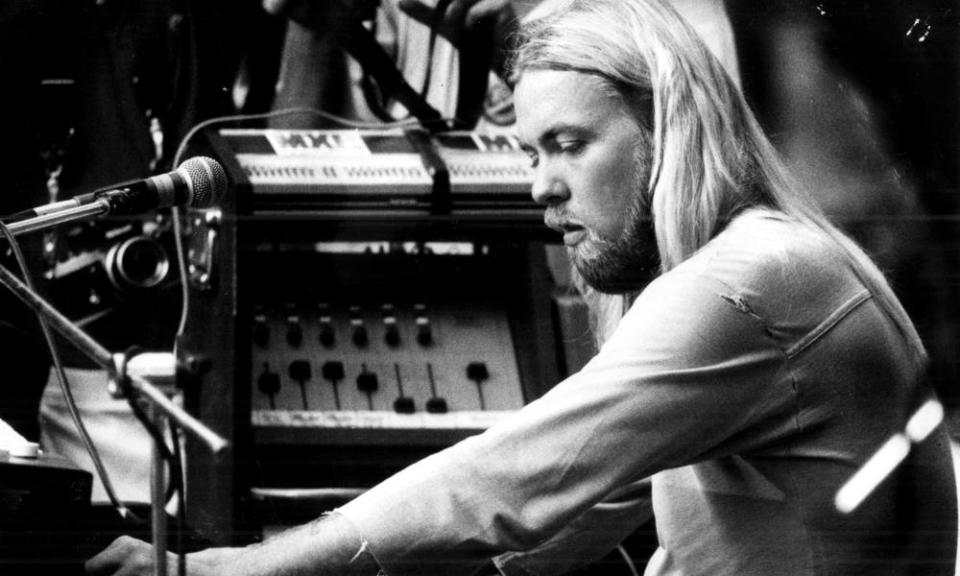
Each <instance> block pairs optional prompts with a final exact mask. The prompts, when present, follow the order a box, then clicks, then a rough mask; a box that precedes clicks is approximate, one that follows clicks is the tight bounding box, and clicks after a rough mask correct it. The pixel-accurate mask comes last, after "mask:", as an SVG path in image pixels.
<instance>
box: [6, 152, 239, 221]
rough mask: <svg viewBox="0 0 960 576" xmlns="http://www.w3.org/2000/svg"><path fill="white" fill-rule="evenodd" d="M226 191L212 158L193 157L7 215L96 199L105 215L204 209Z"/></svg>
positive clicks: (26, 215)
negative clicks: (163, 169) (171, 168)
mask: <svg viewBox="0 0 960 576" xmlns="http://www.w3.org/2000/svg"><path fill="white" fill-rule="evenodd" d="M226 190H227V174H226V172H225V171H224V170H223V166H221V165H220V163H219V162H217V161H216V160H214V159H212V158H207V157H206V156H196V157H194V158H189V159H188V160H185V161H184V162H183V163H182V164H180V166H179V167H178V168H177V169H176V170H174V171H172V172H167V173H166V174H158V175H156V176H150V177H149V178H143V179H141V180H131V181H129V182H124V183H121V184H115V185H112V186H109V187H107V188H101V189H100V190H97V191H94V192H89V193H87V194H80V195H79V196H76V197H74V198H71V199H69V200H62V201H60V202H53V203H50V204H44V205H43V206H37V207H35V208H31V209H29V210H24V211H23V212H18V213H17V214H14V215H12V216H10V218H9V221H11V222H18V221H20V220H25V219H28V218H34V217H37V216H46V215H48V214H56V213H58V212H62V211H64V210H70V209H74V208H79V207H81V206H85V205H87V204H92V203H94V202H97V201H99V200H105V201H106V203H107V205H108V209H107V210H106V213H107V214H116V215H127V214H141V213H143V212H150V211H151V210H156V209H158V208H168V207H170V206H187V207H190V208H204V207H206V206H209V205H210V203H211V202H212V201H213V200H214V199H216V198H219V197H221V196H222V195H223V194H224V193H225V192H226ZM5 220H7V219H5Z"/></svg>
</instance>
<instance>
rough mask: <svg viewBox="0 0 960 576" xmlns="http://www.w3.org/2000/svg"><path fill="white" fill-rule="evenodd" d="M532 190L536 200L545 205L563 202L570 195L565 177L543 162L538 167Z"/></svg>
mask: <svg viewBox="0 0 960 576" xmlns="http://www.w3.org/2000/svg"><path fill="white" fill-rule="evenodd" d="M530 192H531V194H532V196H533V201H534V202H536V203H537V204H544V205H550V204H556V203H558V202H563V201H564V200H567V199H568V198H569V197H570V192H569V189H568V188H567V186H566V184H564V182H563V179H562V178H560V177H559V175H557V174H556V173H555V172H553V171H551V170H549V169H548V167H547V166H544V165H543V164H541V165H540V166H538V167H537V169H536V175H535V176H534V179H533V186H532V187H531V190H530Z"/></svg>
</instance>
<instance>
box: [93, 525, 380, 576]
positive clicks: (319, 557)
mask: <svg viewBox="0 0 960 576" xmlns="http://www.w3.org/2000/svg"><path fill="white" fill-rule="evenodd" d="M365 550H366V544H365V543H364V542H363V541H362V540H361V538H360V536H359V535H358V534H357V533H356V530H355V529H354V528H353V526H352V525H351V524H350V523H349V522H348V521H347V520H345V519H344V518H343V517H342V516H341V515H339V514H337V513H331V514H327V515H324V516H323V517H322V518H318V519H317V520H314V521H313V522H309V523H307V524H304V525H302V526H298V527H296V528H291V529H290V530H287V531H286V532H284V533H283V534H280V535H278V536H276V537H274V538H271V539H270V540H267V541H265V542H262V543H260V544H252V545H250V546H247V547H246V548H210V549H208V550H203V551H200V552H192V553H190V554H187V574H188V575H189V576H262V575H264V574H316V575H319V576H331V575H332V576H369V575H370V574H376V573H377V571H378V570H379V569H380V567H379V566H377V563H376V561H375V560H374V559H373V555H372V554H370V553H369V552H364V551H365ZM153 557H154V551H153V547H152V546H150V545H149V544H147V543H146V542H142V541H140V540H137V539H135V538H130V537H129V536H121V537H120V538H117V539H116V540H114V541H113V543H112V544H110V546H108V547H107V548H106V550H104V551H103V552H101V553H99V554H97V555H96V556H94V557H93V558H91V559H90V560H87V564H86V570H87V575H88V576H153V566H154V563H153V560H154V558H153ZM167 574H169V575H170V576H174V575H176V574H177V557H176V556H175V555H173V554H167Z"/></svg>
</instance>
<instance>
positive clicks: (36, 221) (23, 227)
mask: <svg viewBox="0 0 960 576" xmlns="http://www.w3.org/2000/svg"><path fill="white" fill-rule="evenodd" d="M112 207H113V206H112V204H111V203H110V200H109V199H107V198H105V197H104V198H97V199H96V200H94V201H93V202H90V203H89V204H83V205H81V206H76V207H73V208H64V209H63V210H58V211H56V212H51V213H49V214H42V215H40V216H33V217H32V218H26V219H24V220H20V221H17V222H10V223H9V224H7V229H8V230H10V232H11V233H12V234H13V235H14V236H17V235H19V234H26V233H27V232H37V231H40V230H46V229H47V228H52V227H54V226H58V225H60V224H66V223H68V222H76V221H79V220H87V219H90V218H96V217H97V216H103V215H104V214H108V213H110V211H111V209H112Z"/></svg>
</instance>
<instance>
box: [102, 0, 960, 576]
mask: <svg viewBox="0 0 960 576" xmlns="http://www.w3.org/2000/svg"><path fill="white" fill-rule="evenodd" d="M515 77H516V79H517V85H516V92H515V102H516V107H517V116H518V133H519V136H520V138H521V140H522V141H523V142H524V143H525V144H524V145H525V148H526V149H527V150H528V152H529V154H530V156H531V158H532V161H533V164H534V166H535V170H536V179H535V182H534V185H533V196H534V198H535V199H536V200H537V201H539V202H540V203H542V204H543V205H544V206H545V207H546V211H545V222H546V224H547V225H548V226H550V227H551V228H553V229H555V230H557V231H558V232H560V233H561V234H562V235H563V241H564V243H565V244H566V246H567V250H568V253H569V256H570V259H571V261H572V263H573V265H574V267H575V269H576V271H577V273H578V275H579V276H580V277H581V278H582V281H583V283H584V284H585V291H586V293H587V294H586V295H587V297H588V299H589V300H590V301H591V302H592V303H593V304H594V307H595V312H596V315H597V319H598V324H597V329H598V337H599V340H600V342H601V344H602V345H601V347H600V350H599V352H598V354H597V355H596V357H595V358H594V359H593V360H591V361H590V362H589V363H588V364H587V365H586V366H585V367H584V369H583V370H582V371H580V372H579V373H577V374H574V375H573V376H571V377H570V378H568V379H567V380H565V381H563V382H561V383H559V384H558V385H557V386H556V387H554V388H553V389H552V390H551V391H550V392H548V393H547V394H546V395H544V396H543V397H542V398H540V399H538V400H536V401H534V402H532V403H531V404H529V405H528V406H527V407H525V408H524V409H523V410H521V411H520V413H519V414H518V415H517V416H516V417H515V418H513V419H511V420H510V421H508V422H505V423H502V424H500V425H497V426H495V427H493V428H491V429H490V430H488V431H487V432H486V433H484V434H482V435H479V436H476V437H473V438H471V439H468V440H466V441H464V442H462V443H460V444H458V445H456V446H453V447H451V448H449V449H447V450H445V451H443V452H441V453H439V454H437V455H434V456H432V457H430V458H428V459H426V460H424V461H421V462H419V463H417V464H415V465H413V466H411V467H410V468H408V469H407V470H405V471H403V472H401V473H399V474H397V475H396V476H394V477H392V478H390V479H388V480H386V481H385V482H383V483H382V484H380V485H379V486H377V487H375V488H373V489H371V490H370V491H369V492H367V493H366V494H364V495H363V496H360V497H359V498H357V499H356V500H354V501H352V502H350V503H348V504H347V505H345V506H343V507H342V508H340V509H338V510H336V511H334V512H333V513H331V514H330V515H328V516H326V517H324V518H322V519H320V520H318V521H316V522H313V523H311V524H309V525H307V526H305V527H301V528H299V529H295V530H293V531H291V532H289V533H287V534H285V535H282V536H280V537H278V538H276V539H274V540H271V541H268V542H266V543H264V544H262V545H258V546H254V547H250V548H245V549H220V550H210V551H205V552H200V553H197V554H193V555H190V556H189V557H188V558H189V562H188V568H189V569H190V571H191V574H228V573H229V574H300V573H307V572H310V573H316V574H373V573H375V572H376V571H377V570H378V569H379V570H383V572H384V573H386V574H390V575H393V574H408V573H409V574H451V573H458V574H468V573H472V572H474V571H475V570H477V569H478V568H481V567H483V566H485V565H486V566H490V564H489V563H488V562H489V561H490V559H493V565H494V566H496V567H497V568H498V569H499V570H500V571H501V572H503V573H506V574H549V573H558V572H560V571H563V570H566V569H568V568H571V567H573V566H575V565H576V564H577V563H578V562H583V561H587V560H589V559H590V558H591V557H592V556H593V555H595V553H596V552H597V550H599V549H601V548H603V547H604V546H607V547H613V546H615V545H616V544H617V542H618V541H619V539H621V538H623V537H624V535H625V534H626V533H627V532H628V531H629V530H630V529H631V528H632V527H633V526H635V525H636V524H637V523H639V522H640V521H641V520H643V515H642V513H641V512H640V511H639V510H638V509H637V507H635V504H636V503H637V502H639V501H640V500H642V499H640V500H638V499H637V498H635V497H634V496H633V491H634V489H635V487H636V486H637V485H638V483H639V482H642V481H643V480H644V479H645V478H652V486H653V498H652V505H653V506H652V507H653V511H654V513H655V517H656V522H657V531H658V535H659V540H660V548H659V549H658V550H657V552H656V553H655V554H654V556H653V558H652V559H651V560H650V563H649V564H648V566H647V573H648V574H664V575H666V574H671V575H674V574H676V575H710V576H716V575H737V576H744V575H746V576H751V575H756V576H770V575H777V574H782V575H789V576H802V575H847V574H918V573H922V574H953V573H954V562H955V553H956V538H957V533H956V524H957V508H956V492H955V490H956V487H955V484H954V478H953V471H952V466H951V461H950V454H949V447H948V442H947V436H946V432H945V430H944V429H943V427H942V426H941V427H938V428H937V429H936V430H935V431H934V432H933V433H932V434H931V435H930V436H929V437H928V438H927V440H926V441H924V442H923V443H919V444H917V445H916V446H914V447H913V450H912V452H911V454H910V457H909V458H908V459H907V461H906V462H905V464H904V465H902V466H900V467H899V468H898V469H897V470H896V471H895V472H894V473H893V474H892V475H891V476H890V478H888V479H887V480H886V481H885V482H883V483H882V484H881V485H880V486H879V488H878V489H877V490H876V491H875V492H874V493H873V494H871V495H870V497H869V498H868V499H866V500H865V501H864V502H863V503H862V504H861V505H860V506H859V507H858V508H857V509H856V510H854V511H853V512H850V513H841V512H838V511H837V508H836V507H835V506H834V497H835V495H836V493H837V490H838V489H839V488H840V487H841V486H842V485H843V484H844V483H845V481H846V480H847V479H848V478H849V477H850V476H851V475H852V474H853V473H854V472H855V471H856V470H857V469H858V468H859V467H860V466H862V465H863V464H864V462H865V461H866V460H867V459H868V458H869V457H870V455H871V454H872V453H873V452H874V450H876V448H877V447H878V446H880V445H881V444H882V443H883V442H884V441H885V440H886V439H887V438H888V437H890V436H891V435H893V434H896V433H897V432H899V431H900V430H902V428H903V426H904V424H905V423H906V420H907V418H908V417H909V416H910V414H911V413H912V412H913V411H914V409H915V408H916V407H917V406H918V405H919V404H920V403H921V402H923V401H924V400H926V399H927V398H929V396H930V395H931V392H930V390H929V387H928V386H927V385H926V383H925V381H924V369H925V365H926V353H925V351H924V348H923V345H922V343H921V342H920V339H919V337H918V336H917V333H916V331H915V329H914V328H913V325H912V324H911V322H910V320H909V318H908V317H907V315H906V313H905V312H904V311H903V308H902V307H901V306H900V304H899V303H898V301H897V299H896V297H895V296H894V294H893V292H892V291H891V289H890V287H889V286H888V285H887V283H886V281H885V280H884V278H883V276H882V274H881V273H880V272H879V271H878V270H877V268H876V267H875V266H874V265H873V264H872V263H871V261H870V260H869V258H868V257H867V256H866V255H865V254H864V253H863V252H862V250H860V249H859V248H858V247H857V246H856V245H855V244H854V243H852V242H851V241H850V240H848V239H847V238H846V237H844V236H843V235H842V234H841V233H839V232H838V231H837V230H836V229H835V228H834V227H833V226H831V225H830V224H829V223H828V222H827V221H826V220H825V219H824V218H823V217H822V216H821V215H819V214H818V213H817V212H816V210H814V209H813V208H811V207H810V205H809V204H808V202H807V201H806V200H805V198H804V196H803V195H802V194H800V193H799V192H798V191H797V189H796V188H795V187H794V186H793V185H792V184H791V183H790V182H789V179H788V178H787V177H786V175H785V171H784V170H783V168H782V167H781V166H780V163H779V161H778V160H777V158H776V155H775V154H774V152H773V151H772V148H771V146H770V144H769V143H768V141H767V140H766V138H765V137H764V135H763V134H762V133H761V131H760V129H759V127H758V125H757V123H756V121H755V120H754V119H753V116H752V114H751V113H750V111H749V109H748V107H747V106H746V104H745V103H744V100H743V98H742V96H741V95H740V93H739V92H738V90H737V88H736V86H735V85H734V84H733V83H732V82H731V80H730V79H729V78H728V76H727V75H726V73H725V72H724V71H723V69H722V68H721V66H720V65H719V63H718V62H717V61H716V59H715V58H714V57H713V56H711V55H710V53H709V52H708V51H707V50H706V49H705V48H704V47H703V45H702V44H701V43H700V41H699V40H698V39H697V37H696V35H695V34H694V33H693V32H692V31H691V29H690V28H689V27H688V26H687V25H686V24H685V23H684V22H683V21H682V20H681V19H680V18H679V17H678V16H677V15H676V14H675V13H674V12H673V10H672V9H670V8H669V7H668V6H666V5H665V4H664V3H662V2H658V1H656V0H568V1H562V2H554V3H551V4H550V5H549V6H548V8H544V9H543V10H542V13H541V14H540V15H539V18H537V19H536V20H535V21H534V22H533V23H531V24H530V25H528V26H527V27H526V28H525V30H524V38H523V44H522V45H521V48H520V49H519V52H518V54H517V57H516V62H515ZM651 278H652V281H651V280H650V279H651ZM625 511H626V513H625ZM630 518H633V521H631V520H630ZM148 560H149V549H148V548H147V547H145V546H144V545H141V544H138V543H135V542H132V541H130V540H121V541H118V542H117V543H115V544H114V545H113V546H111V548H109V549H108V550H107V551H105V552H104V553H102V554H101V555H99V556H97V557H96V558H94V559H92V560H91V561H90V562H89V563H88V569H89V570H90V572H91V573H93V574H112V573H115V572H114V571H115V570H116V571H117V572H116V573H122V574H128V573H137V572H136V570H135V569H134V568H136V567H137V566H140V567H141V568H143V567H147V566H149V561H148ZM127 570H130V571H127Z"/></svg>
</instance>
